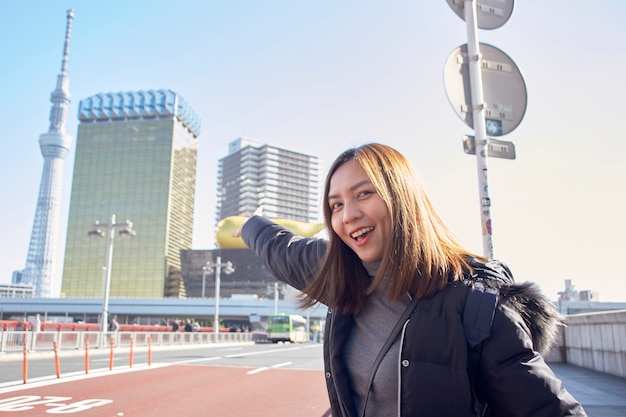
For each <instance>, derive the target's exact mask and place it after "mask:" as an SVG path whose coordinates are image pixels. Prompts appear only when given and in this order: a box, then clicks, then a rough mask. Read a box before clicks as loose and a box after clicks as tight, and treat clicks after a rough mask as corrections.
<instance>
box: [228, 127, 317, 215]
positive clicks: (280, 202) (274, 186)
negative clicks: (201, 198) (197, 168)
mask: <svg viewBox="0 0 626 417" xmlns="http://www.w3.org/2000/svg"><path fill="white" fill-rule="evenodd" d="M217 176H218V178H217V193H218V196H217V210H216V222H219V221H220V220H221V219H223V218H225V217H228V216H250V215H252V213H254V211H255V210H256V209H257V208H258V207H259V206H262V207H263V215H264V216H266V217H269V218H278V217H280V218H286V219H293V220H300V221H303V222H312V223H317V222H318V219H319V212H320V201H319V196H320V160H319V157H317V156H314V155H307V154H304V153H300V152H294V151H291V150H288V149H283V148H278V147H276V146H271V145H267V144H263V143H261V142H259V141H256V140H251V139H247V138H239V139H236V140H234V141H233V142H231V143H230V144H229V145H228V155H227V156H225V157H224V158H222V159H220V160H219V162H218V173H217Z"/></svg>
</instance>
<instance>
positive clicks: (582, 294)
mask: <svg viewBox="0 0 626 417" xmlns="http://www.w3.org/2000/svg"><path fill="white" fill-rule="evenodd" d="M558 294H559V301H591V302H598V301H600V294H599V293H598V292H597V291H591V290H583V291H577V290H576V288H575V287H574V284H573V283H572V280H571V279H566V280H565V290H564V291H559V293H558Z"/></svg>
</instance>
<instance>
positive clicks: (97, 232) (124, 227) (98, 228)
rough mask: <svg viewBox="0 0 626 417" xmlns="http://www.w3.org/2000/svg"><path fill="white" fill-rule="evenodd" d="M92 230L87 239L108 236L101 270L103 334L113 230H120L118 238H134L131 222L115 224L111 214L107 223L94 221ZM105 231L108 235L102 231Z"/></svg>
mask: <svg viewBox="0 0 626 417" xmlns="http://www.w3.org/2000/svg"><path fill="white" fill-rule="evenodd" d="M93 227H94V228H93V229H92V230H90V231H89V232H87V236H89V237H105V236H107V235H108V244H107V251H106V259H105V264H104V265H105V266H104V267H103V268H102V269H103V270H104V273H103V277H102V280H103V286H104V298H103V300H102V318H101V328H100V331H102V332H103V333H104V332H106V331H107V328H108V320H109V290H110V288H111V264H112V262H113V239H114V238H115V229H116V228H120V230H119V231H118V234H119V235H120V236H129V237H133V236H135V234H136V233H135V231H134V230H133V222H131V221H130V220H126V221H125V222H121V223H116V222H115V214H111V221H110V222H109V223H100V222H99V221H96V222H95V223H94V224H93ZM103 229H107V231H108V234H107V233H106V232H105V231H104V230H103Z"/></svg>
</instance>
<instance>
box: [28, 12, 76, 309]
mask: <svg viewBox="0 0 626 417" xmlns="http://www.w3.org/2000/svg"><path fill="white" fill-rule="evenodd" d="M73 19H74V11H73V10H68V11H67V27H66V30H65V46H64V48H63V61H62V63H61V73H60V74H59V75H58V76H57V84H56V88H55V89H54V91H52V93H51V94H50V101H51V102H52V108H51V109H50V128H49V129H48V132H47V133H43V134H41V135H40V136H39V147H40V148H41V154H42V155H43V159H44V163H43V172H42V174H41V183H40V185H39V196H38V198H37V207H36V209H35V220H34V222H33V230H32V233H31V236H30V243H29V245H28V254H27V256H26V266H25V267H24V269H23V270H22V283H23V284H31V285H33V286H34V296H35V297H49V296H50V287H51V283H52V278H53V275H54V273H55V264H56V261H57V259H56V252H57V244H58V229H59V217H60V214H61V213H60V209H61V196H62V186H63V163H64V161H63V158H65V156H66V155H67V153H68V152H69V150H70V147H71V145H72V137H71V136H69V135H68V134H67V133H65V121H66V116H67V111H68V105H69V103H70V89H69V86H70V80H69V77H68V76H67V64H68V59H69V52H70V35H71V33H72V21H73Z"/></svg>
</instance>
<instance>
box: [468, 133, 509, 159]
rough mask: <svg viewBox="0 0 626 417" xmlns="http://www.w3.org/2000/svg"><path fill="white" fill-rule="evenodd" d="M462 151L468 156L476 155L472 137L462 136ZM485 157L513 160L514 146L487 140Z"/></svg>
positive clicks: (495, 140) (501, 141) (504, 142)
mask: <svg viewBox="0 0 626 417" xmlns="http://www.w3.org/2000/svg"><path fill="white" fill-rule="evenodd" d="M463 151H464V152H465V153H466V154H468V155H476V142H475V140H474V136H471V135H464V136H463ZM487 156H488V157H490V158H503V159H515V144H514V143H513V142H506V141H503V140H497V139H493V138H488V139H487Z"/></svg>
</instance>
